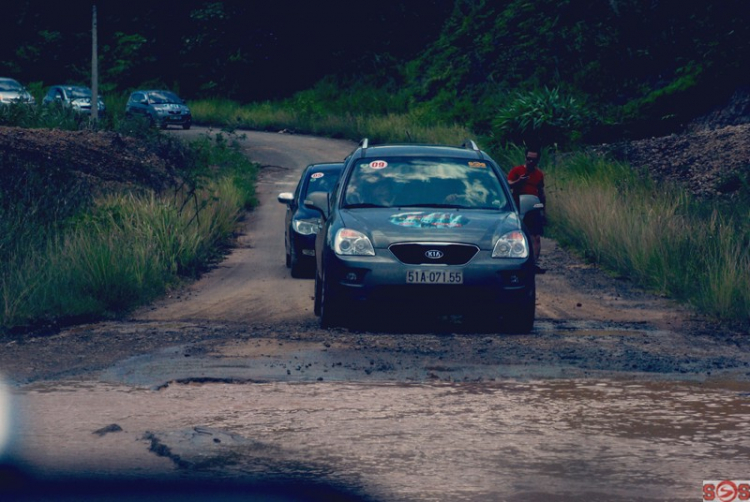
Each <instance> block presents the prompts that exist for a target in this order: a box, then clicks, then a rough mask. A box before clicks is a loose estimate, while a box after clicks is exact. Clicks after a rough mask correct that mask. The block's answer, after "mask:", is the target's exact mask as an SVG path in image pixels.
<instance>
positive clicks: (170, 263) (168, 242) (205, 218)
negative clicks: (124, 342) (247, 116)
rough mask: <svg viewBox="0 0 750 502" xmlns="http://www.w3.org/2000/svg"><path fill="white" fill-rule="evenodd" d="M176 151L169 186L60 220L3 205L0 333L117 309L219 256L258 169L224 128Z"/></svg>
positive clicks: (103, 200) (87, 205) (91, 204)
mask: <svg viewBox="0 0 750 502" xmlns="http://www.w3.org/2000/svg"><path fill="white" fill-rule="evenodd" d="M175 141H177V140H175ZM173 148H175V149H180V148H183V149H187V150H188V151H189V152H190V153H188V154H186V156H185V158H189V159H192V161H193V164H192V165H190V166H188V167H189V168H188V169H186V171H185V178H184V179H185V183H183V184H182V185H181V186H176V187H174V189H173V190H172V191H170V192H163V193H160V194H157V193H154V192H146V193H142V192H139V193H135V192H128V193H112V194H109V195H105V196H102V197H100V198H98V199H95V200H91V201H84V202H82V203H81V204H80V206H79V207H77V208H75V210H74V211H71V213H72V214H65V215H63V217H61V218H53V217H50V216H49V211H47V212H46V213H45V216H44V217H40V218H37V219H31V220H30V219H29V218H28V217H25V215H27V214H28V211H19V210H18V206H11V205H6V206H5V208H4V209H3V213H0V216H2V218H1V219H0V221H2V229H3V230H4V231H6V232H7V234H8V235H12V236H13V238H12V239H4V240H3V241H1V242H0V244H2V245H1V246H0V258H2V260H0V302H1V303H0V332H2V331H4V330H6V331H7V330H10V329H13V328H16V329H21V328H24V327H39V326H44V325H48V324H58V323H65V322H68V321H70V320H80V319H97V318H107V317H110V316H116V315H120V314H122V313H124V312H127V311H128V310H130V309H132V308H134V307H136V306H138V305H141V304H144V303H146V302H148V301H150V300H152V299H154V298H156V297H158V296H159V295H162V294H163V293H164V292H165V291H166V290H167V289H168V288H170V287H172V286H175V285H177V284H179V283H180V282H181V281H182V280H184V279H185V278H192V277H196V276H197V275H199V274H200V273H201V271H203V270H205V269H206V267H207V266H209V265H210V264H211V263H212V262H214V261H216V260H217V259H218V258H219V257H220V256H221V254H222V252H223V249H225V247H226V245H227V244H228V242H229V241H230V240H231V238H232V236H233V234H234V232H235V230H236V228H237V223H238V221H239V219H240V218H241V216H242V213H243V210H244V209H246V208H249V207H252V206H253V205H254V204H255V193H254V180H255V175H256V169H257V166H256V165H255V164H252V163H250V162H249V161H247V160H246V159H245V157H244V156H243V155H242V153H241V152H239V150H238V149H236V148H235V147H234V146H233V145H232V143H231V141H229V140H227V139H226V137H225V136H224V135H219V136H217V137H216V139H214V140H211V139H208V138H205V139H203V140H200V141H198V142H195V143H193V144H191V145H189V146H182V145H173ZM58 195H60V194H58ZM5 200H6V201H7V198H6V199H5ZM42 200H47V199H42ZM27 202H28V201H27ZM46 203H47V204H52V205H53V206H55V205H57V204H65V201H64V200H63V197H56V198H55V201H53V202H49V201H48V202H46Z"/></svg>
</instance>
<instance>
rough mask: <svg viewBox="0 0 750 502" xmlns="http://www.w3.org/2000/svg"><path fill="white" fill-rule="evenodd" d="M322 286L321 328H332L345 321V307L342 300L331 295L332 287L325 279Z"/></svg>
mask: <svg viewBox="0 0 750 502" xmlns="http://www.w3.org/2000/svg"><path fill="white" fill-rule="evenodd" d="M321 282H322V284H321V285H320V327H321V328H332V327H334V326H339V325H341V324H342V323H343V321H344V312H345V309H344V306H343V304H342V303H341V300H340V299H338V298H336V296H335V295H333V294H331V293H332V291H331V286H330V283H329V282H328V281H326V279H325V277H323V280H322V281H321Z"/></svg>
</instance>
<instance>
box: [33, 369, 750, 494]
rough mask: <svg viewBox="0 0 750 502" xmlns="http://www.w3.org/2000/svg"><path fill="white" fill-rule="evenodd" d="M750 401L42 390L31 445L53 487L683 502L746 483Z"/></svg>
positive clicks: (733, 395) (494, 392) (705, 391)
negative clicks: (77, 479)
mask: <svg viewBox="0 0 750 502" xmlns="http://www.w3.org/2000/svg"><path fill="white" fill-rule="evenodd" d="M749 396H750V386H748V385H746V384H742V385H739V384H731V383H727V382H721V383H719V382H716V383H712V384H707V383H687V382H683V383H680V382H655V383H652V382H628V381H616V380H590V379H587V380H537V381H512V380H506V381H500V382H492V383H482V384H478V383H434V384H432V383H419V384H403V383H379V384H365V383H356V382H332V383H328V382H326V383H264V384H228V383H205V384H195V383H193V384H188V385H183V384H172V385H169V386H167V387H164V388H162V389H160V390H151V389H146V388H138V387H132V386H126V385H115V384H111V385H108V384H101V383H91V382H68V383H66V382H58V383H39V384H35V385H32V386H29V387H28V388H26V389H25V390H24V393H23V399H22V400H21V403H22V405H23V406H22V408H21V409H22V411H23V414H24V416H25V418H24V424H23V427H22V431H21V432H20V433H19V436H18V439H19V440H20V441H21V442H22V443H23V445H24V451H23V458H24V459H28V461H29V462H31V463H33V464H34V465H35V466H38V467H39V468H40V469H42V471H44V470H45V469H51V470H53V471H54V470H59V469H70V470H71V471H80V470H84V471H86V472H89V473H91V474H97V475H98V474H103V475H114V474H121V473H122V472H126V473H127V474H129V475H142V476H143V475H155V474H157V475H161V476H163V477H165V478H169V477H176V478H190V477H194V476H199V477H201V476H202V477H205V478H206V479H216V478H221V479H232V478H243V477H251V478H253V479H256V478H257V479H276V478H278V479H299V480H304V479H316V480H326V481H328V482H331V483H333V484H337V485H344V486H347V487H350V488H353V489H355V490H356V491H357V492H358V493H362V494H366V495H368V496H370V497H374V498H375V499H376V500H394V501H402V500H403V501H408V500H419V501H422V500H424V501H444V500H451V501H488V502H489V501H498V500H512V501H522V500H532V501H537V500H538V501H542V500H570V501H573V500H607V501H620V500H623V501H624V500H649V501H651V500H652V501H665V500H675V501H682V500H699V497H700V494H701V483H702V480H704V479H725V478H730V479H731V478H734V479H745V477H746V476H747V466H748V465H750V438H749V437H748V435H747V431H748V430H750V406H748V397H749ZM49 409H55V410H56V413H55V414H54V415H51V414H49V413H46V412H45V410H49ZM81 409H86V410H90V413H88V414H86V416H81V415H80V413H79V410H81ZM176 410H179V412H178V413H176ZM113 425H116V426H117V428H116V429H122V430H118V431H115V432H109V433H106V434H102V435H98V434H95V432H96V431H101V430H102V429H104V428H106V427H107V426H110V427H111V426H113ZM60 437H65V438H66V441H65V445H64V447H63V448H60V447H59V438H60Z"/></svg>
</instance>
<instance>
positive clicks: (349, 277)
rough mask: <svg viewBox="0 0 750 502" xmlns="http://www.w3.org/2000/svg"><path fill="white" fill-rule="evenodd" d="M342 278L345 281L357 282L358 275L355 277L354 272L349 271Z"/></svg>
mask: <svg viewBox="0 0 750 502" xmlns="http://www.w3.org/2000/svg"><path fill="white" fill-rule="evenodd" d="M344 279H345V280H346V281H347V282H357V279H358V277H357V274H356V272H349V273H348V274H346V276H345V277H344Z"/></svg>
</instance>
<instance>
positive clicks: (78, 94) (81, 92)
mask: <svg viewBox="0 0 750 502" xmlns="http://www.w3.org/2000/svg"><path fill="white" fill-rule="evenodd" d="M68 94H69V95H70V99H79V98H90V97H91V90H89V89H88V88H86V87H69V88H68Z"/></svg>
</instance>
